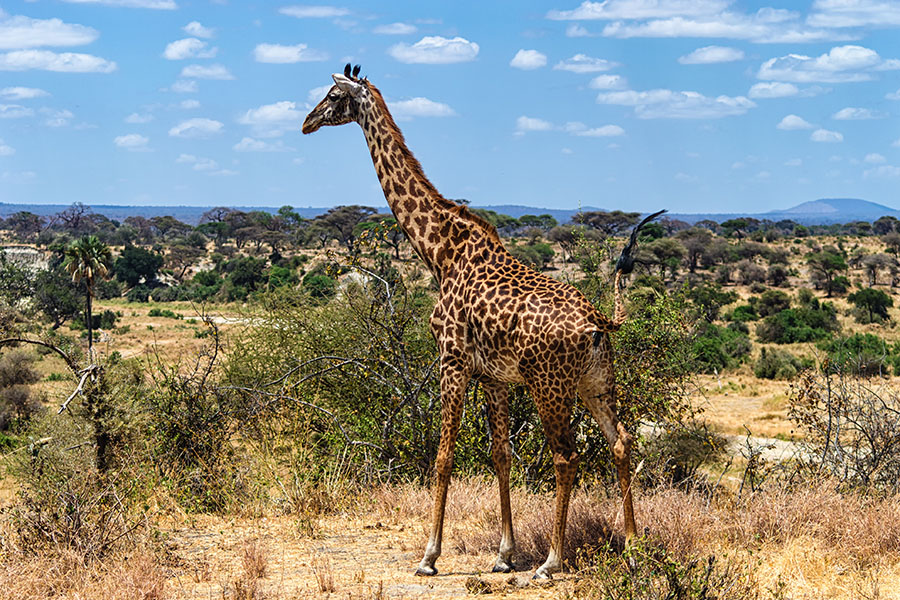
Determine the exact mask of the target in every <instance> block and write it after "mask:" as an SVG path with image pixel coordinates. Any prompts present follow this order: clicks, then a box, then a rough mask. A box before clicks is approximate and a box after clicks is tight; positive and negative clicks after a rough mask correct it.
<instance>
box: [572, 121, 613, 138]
mask: <svg viewBox="0 0 900 600" xmlns="http://www.w3.org/2000/svg"><path fill="white" fill-rule="evenodd" d="M563 129H564V130H565V131H566V132H568V133H571V134H572V135H577V136H579V137H617V136H620V135H625V130H624V129H622V128H621V127H619V126H618V125H604V126H602V127H592V128H589V127H588V126H587V125H585V124H584V123H579V122H577V121H573V122H571V123H566V125H565V127H564V128H563Z"/></svg>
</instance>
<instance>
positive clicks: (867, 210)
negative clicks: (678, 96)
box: [0, 198, 900, 225]
mask: <svg viewBox="0 0 900 600" xmlns="http://www.w3.org/2000/svg"><path fill="white" fill-rule="evenodd" d="M68 206H69V205H65V204H6V203H3V202H0V217H8V216H9V215H11V214H13V213H15V212H19V211H30V212H33V213H35V214H38V215H42V216H49V215H53V214H56V213H58V212H60V211H62V210H65V209H66V208H68ZM91 208H92V210H93V211H94V212H96V213H100V214H102V215H105V216H106V217H108V218H110V219H113V220H116V221H124V220H125V219H126V218H127V217H130V216H142V217H146V218H150V217H155V216H163V215H170V216H173V217H175V218H176V219H178V220H179V221H182V222H184V223H188V224H191V225H196V224H197V223H199V221H200V217H201V216H202V215H203V213H204V212H206V211H207V210H209V209H210V208H211V207H209V206H118V205H109V204H97V205H93V206H91ZM232 208H236V209H238V210H243V211H251V210H264V211H268V212H276V211H277V210H278V207H274V206H235V207H232ZM375 208H377V209H378V210H379V211H380V212H388V208H387V206H383V205H382V206H377V207H375ZM473 208H483V209H486V210H493V211H494V212H497V213H500V214H505V215H509V216H511V217H515V218H519V217H521V216H522V215H543V214H549V215H552V216H553V218H555V219H556V220H557V221H559V222H560V223H568V222H569V221H571V220H572V217H573V216H574V215H575V214H577V213H578V212H580V211H596V210H607V209H603V208H597V207H594V206H584V207H581V208H579V209H557V208H535V207H533V206H521V205H518V204H502V205H489V206H477V205H473ZM294 210H295V211H296V212H298V213H299V214H300V216H302V217H304V218H307V219H311V218H314V217H317V216H318V215H321V214H323V213H325V212H327V210H328V209H327V208H313V207H300V208H296V207H295V208H294ZM669 216H670V217H671V218H673V219H679V220H682V221H686V222H688V223H696V222H697V221H702V220H704V219H709V220H712V221H716V222H718V223H721V222H722V221H727V220H728V219H734V218H737V217H753V218H755V219H769V220H772V221H781V220H783V219H791V220H793V221H796V222H798V223H801V224H803V225H830V224H832V223H848V222H850V221H874V220H876V219H878V218H879V217H883V216H892V217H897V218H900V210H897V209H895V208H891V207H889V206H885V205H883V204H876V203H875V202H869V201H867V200H859V199H855V198H826V199H821V200H812V201H809V202H803V203H802V204H798V205H796V206H793V207H791V208H787V209H784V210H775V211H770V212H766V213H715V214H701V213H672V214H670V215H669Z"/></svg>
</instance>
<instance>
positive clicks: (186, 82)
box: [170, 79, 198, 94]
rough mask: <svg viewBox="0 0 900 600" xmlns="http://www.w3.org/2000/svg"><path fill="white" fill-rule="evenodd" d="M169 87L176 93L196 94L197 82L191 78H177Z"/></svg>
mask: <svg viewBox="0 0 900 600" xmlns="http://www.w3.org/2000/svg"><path fill="white" fill-rule="evenodd" d="M170 89H171V90H172V91H173V92H175V93H177V94H196V93H197V89H198V88H197V82H196V81H194V80H192V79H179V80H178V81H176V82H175V83H173V84H172V87H171V88H170Z"/></svg>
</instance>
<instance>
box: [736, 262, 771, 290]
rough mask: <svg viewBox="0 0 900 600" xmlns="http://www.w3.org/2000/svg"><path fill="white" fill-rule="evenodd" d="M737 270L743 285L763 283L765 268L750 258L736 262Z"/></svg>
mask: <svg viewBox="0 0 900 600" xmlns="http://www.w3.org/2000/svg"><path fill="white" fill-rule="evenodd" d="M737 270H738V276H739V278H740V282H741V283H742V284H743V285H750V284H751V283H763V282H764V281H765V280H766V270H765V269H764V268H763V267H761V266H759V265H758V264H756V263H754V262H753V261H751V260H747V259H744V260H742V261H740V262H738V264H737Z"/></svg>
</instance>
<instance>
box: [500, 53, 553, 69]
mask: <svg viewBox="0 0 900 600" xmlns="http://www.w3.org/2000/svg"><path fill="white" fill-rule="evenodd" d="M546 64H547V55H546V54H543V53H541V52H538V51H537V50H519V51H518V52H516V55H515V56H513V59H512V60H511V61H509V66H511V67H514V68H516V69H522V70H524V71H530V70H532V69H540V68H541V67H543V66H546Z"/></svg>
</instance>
